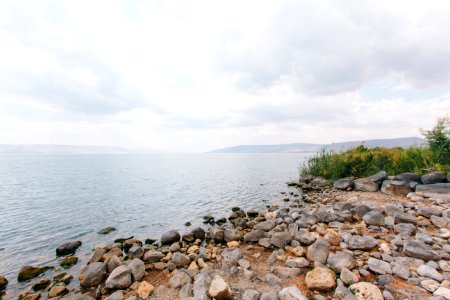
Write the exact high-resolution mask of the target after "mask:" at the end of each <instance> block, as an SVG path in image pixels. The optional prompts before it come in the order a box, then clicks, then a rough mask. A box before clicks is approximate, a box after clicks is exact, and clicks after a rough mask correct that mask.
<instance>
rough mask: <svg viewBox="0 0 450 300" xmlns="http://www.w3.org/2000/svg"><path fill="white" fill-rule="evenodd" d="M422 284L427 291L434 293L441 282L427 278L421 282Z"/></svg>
mask: <svg viewBox="0 0 450 300" xmlns="http://www.w3.org/2000/svg"><path fill="white" fill-rule="evenodd" d="M420 285H421V286H422V287H423V288H424V289H426V290H427V291H429V292H431V293H433V292H434V291H435V290H437V289H438V288H439V282H437V281H436V280H433V279H425V280H422V281H421V282H420Z"/></svg>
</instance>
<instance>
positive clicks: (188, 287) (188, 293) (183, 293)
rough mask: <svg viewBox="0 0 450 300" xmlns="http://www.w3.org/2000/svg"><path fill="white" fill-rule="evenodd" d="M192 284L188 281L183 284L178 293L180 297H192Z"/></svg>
mask: <svg viewBox="0 0 450 300" xmlns="http://www.w3.org/2000/svg"><path fill="white" fill-rule="evenodd" d="M192 286H193V285H192V283H186V284H185V285H183V286H182V287H181V289H180V292H179V293H178V297H179V298H180V299H184V298H189V297H192V296H193V293H192Z"/></svg>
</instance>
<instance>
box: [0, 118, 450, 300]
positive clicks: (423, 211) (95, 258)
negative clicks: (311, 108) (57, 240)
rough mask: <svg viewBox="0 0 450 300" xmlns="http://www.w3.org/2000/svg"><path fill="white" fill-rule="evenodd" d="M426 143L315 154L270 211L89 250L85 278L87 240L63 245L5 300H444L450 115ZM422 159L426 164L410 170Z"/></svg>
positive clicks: (448, 275) (209, 219)
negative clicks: (53, 258) (83, 248)
mask: <svg viewBox="0 0 450 300" xmlns="http://www.w3.org/2000/svg"><path fill="white" fill-rule="evenodd" d="M446 122H447V123H446ZM446 130H447V131H446ZM440 133H444V135H443V136H442V135H439V134H440ZM424 134H425V136H426V138H427V140H428V146H427V147H426V148H418V150H417V151H418V152H417V153H416V152H414V151H416V150H413V149H406V150H400V149H398V148H394V149H383V148H380V149H378V148H375V149H367V148H365V147H358V148H355V149H351V150H348V151H346V152H343V153H328V154H327V153H319V154H318V155H317V156H315V157H312V158H311V159H310V160H309V161H307V162H306V163H305V165H304V166H303V167H302V169H301V170H302V172H303V174H302V175H301V176H300V178H299V180H297V181H295V182H289V183H287V190H286V191H282V192H280V200H279V201H278V202H276V203H273V204H271V205H267V209H266V210H264V211H255V210H249V211H243V210H242V209H240V208H239V207H233V208H231V211H230V215H229V217H228V218H220V219H217V220H216V219H215V218H214V215H213V214H211V215H207V216H205V217H204V226H202V227H196V228H193V229H191V228H190V227H189V226H190V224H189V223H186V228H185V230H183V231H176V230H169V231H167V232H165V233H164V234H163V235H162V236H161V237H160V238H159V239H154V238H148V239H146V240H138V239H135V238H134V237H133V236H131V237H124V238H120V239H116V240H114V241H111V242H110V244H108V245H107V246H105V247H97V248H95V249H92V252H91V253H89V256H90V259H89V262H88V263H87V264H85V265H83V266H81V267H82V268H81V270H79V269H77V268H75V267H74V266H76V265H77V264H80V263H79V260H78V257H79V256H80V255H83V254H81V253H79V252H80V251H79V250H77V249H78V248H79V247H80V246H81V245H82V241H68V242H65V243H63V244H61V245H60V246H59V247H58V248H57V249H56V251H55V256H56V258H57V262H58V265H57V266H42V265H34V266H22V268H21V269H20V271H19V273H18V274H17V281H18V282H19V284H15V285H14V286H10V287H9V286H8V279H7V278H5V277H4V276H1V275H0V290H3V291H2V292H1V294H0V295H1V297H3V298H4V299H12V298H18V299H24V300H33V299H35V300H36V299H46V298H52V299H65V300H75V299H76V300H79V299H109V300H120V299H129V300H138V299H180V300H181V299H182V300H188V299H189V300H197V299H217V300H224V299H242V300H255V299H256V300H257V299H260V300H269V299H273V300H276V299H279V300H295V299H298V300H305V299H314V300H323V299H345V300H353V299H355V300H384V299H388V300H391V299H429V298H430V299H436V300H445V299H447V300H448V299H450V262H449V261H450V243H449V238H450V229H449V228H450V172H448V166H449V164H448V159H449V158H450V157H449V156H447V155H446V154H448V152H446V151H449V148H448V147H449V145H448V144H446V143H447V142H448V140H449V136H448V118H442V119H439V120H438V124H437V126H436V127H435V128H434V129H432V130H430V131H427V132H424ZM436 141H437V142H436ZM446 147H447V148H446ZM425 153H426V155H427V159H424V160H423V162H424V163H423V164H422V163H420V164H419V163H417V164H416V165H414V164H412V163H410V162H409V159H412V158H416V159H418V158H420V157H422V158H423V157H424V155H425ZM414 171H415V172H414ZM444 171H445V172H444ZM113 230H115V228H113V227H108V228H105V229H104V230H100V232H99V234H108V233H109V232H111V231H113ZM77 251H78V253H77ZM9 280H11V278H9Z"/></svg>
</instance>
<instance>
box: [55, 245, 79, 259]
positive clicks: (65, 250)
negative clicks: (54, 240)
mask: <svg viewBox="0 0 450 300" xmlns="http://www.w3.org/2000/svg"><path fill="white" fill-rule="evenodd" d="M80 247H81V241H75V242H68V243H64V244H62V245H59V246H58V248H56V255H57V256H65V255H69V254H74V253H75V251H77V249H78V248H80Z"/></svg>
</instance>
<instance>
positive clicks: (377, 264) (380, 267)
mask: <svg viewBox="0 0 450 300" xmlns="http://www.w3.org/2000/svg"><path fill="white" fill-rule="evenodd" d="M367 265H368V266H369V269H370V270H371V271H372V272H375V273H377V274H381V275H384V274H392V270H391V266H390V265H389V263H387V262H385V261H382V260H379V259H376V258H373V257H371V258H369V260H368V261H367Z"/></svg>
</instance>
